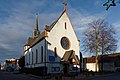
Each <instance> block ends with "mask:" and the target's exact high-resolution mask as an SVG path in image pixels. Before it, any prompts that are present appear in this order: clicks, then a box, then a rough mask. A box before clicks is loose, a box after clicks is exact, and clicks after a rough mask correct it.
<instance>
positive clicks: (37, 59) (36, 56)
mask: <svg viewBox="0 0 120 80" xmlns="http://www.w3.org/2000/svg"><path fill="white" fill-rule="evenodd" d="M36 63H38V50H37V49H36Z"/></svg>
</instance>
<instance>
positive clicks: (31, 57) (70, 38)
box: [24, 4, 80, 73]
mask: <svg viewBox="0 0 120 80" xmlns="http://www.w3.org/2000/svg"><path fill="white" fill-rule="evenodd" d="M79 46H80V41H79V40H78V38H77V36H76V33H75V31H74V29H73V26H72V23H71V21H70V18H69V16H68V13H67V11H66V4H64V11H63V12H62V14H61V15H60V17H59V18H58V19H57V20H56V21H54V22H53V23H52V24H51V25H50V26H48V25H46V26H45V28H44V31H43V32H40V31H39V29H38V16H36V24H35V28H34V31H33V35H32V37H29V38H28V40H27V42H26V43H25V45H24V56H25V68H28V69H33V70H34V69H35V70H36V71H40V72H43V73H68V72H74V71H76V66H79V59H80V55H79V52H80V50H79Z"/></svg>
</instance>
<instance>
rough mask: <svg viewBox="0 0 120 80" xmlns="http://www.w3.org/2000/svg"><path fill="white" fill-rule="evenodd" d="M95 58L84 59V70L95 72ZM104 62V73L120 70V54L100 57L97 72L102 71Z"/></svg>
mask: <svg viewBox="0 0 120 80" xmlns="http://www.w3.org/2000/svg"><path fill="white" fill-rule="evenodd" d="M95 58H96V57H95V56H92V57H87V58H84V69H87V70H89V71H95V65H96V63H95ZM102 62H103V71H117V70H120V53H113V54H105V55H103V56H101V55H99V56H98V67H97V71H101V63H102Z"/></svg>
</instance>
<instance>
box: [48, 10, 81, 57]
mask: <svg viewBox="0 0 120 80" xmlns="http://www.w3.org/2000/svg"><path fill="white" fill-rule="evenodd" d="M65 22H66V29H65ZM62 37H67V38H68V39H69V40H70V48H69V49H68V50H65V49H63V48H62V46H61V43H60V41H61V38H62ZM47 41H48V42H49V43H50V44H52V45H50V44H49V45H48V49H49V50H51V51H54V48H55V47H56V48H57V54H58V56H59V57H60V58H62V57H63V55H64V53H65V51H69V50H74V51H75V54H76V55H78V57H79V42H78V39H77V37H76V34H75V32H74V29H73V27H72V25H71V22H70V20H69V18H68V16H67V13H66V12H65V13H64V14H63V15H62V16H61V18H60V19H59V20H58V22H57V23H56V25H55V26H54V27H53V28H52V30H51V31H50V32H49V33H48V38H47ZM49 55H51V54H49ZM79 58H80V57H79Z"/></svg>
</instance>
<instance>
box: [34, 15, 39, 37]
mask: <svg viewBox="0 0 120 80" xmlns="http://www.w3.org/2000/svg"><path fill="white" fill-rule="evenodd" d="M39 34H40V31H39V29H38V14H36V21H35V27H34V31H33V38H36V37H38V36H39Z"/></svg>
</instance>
